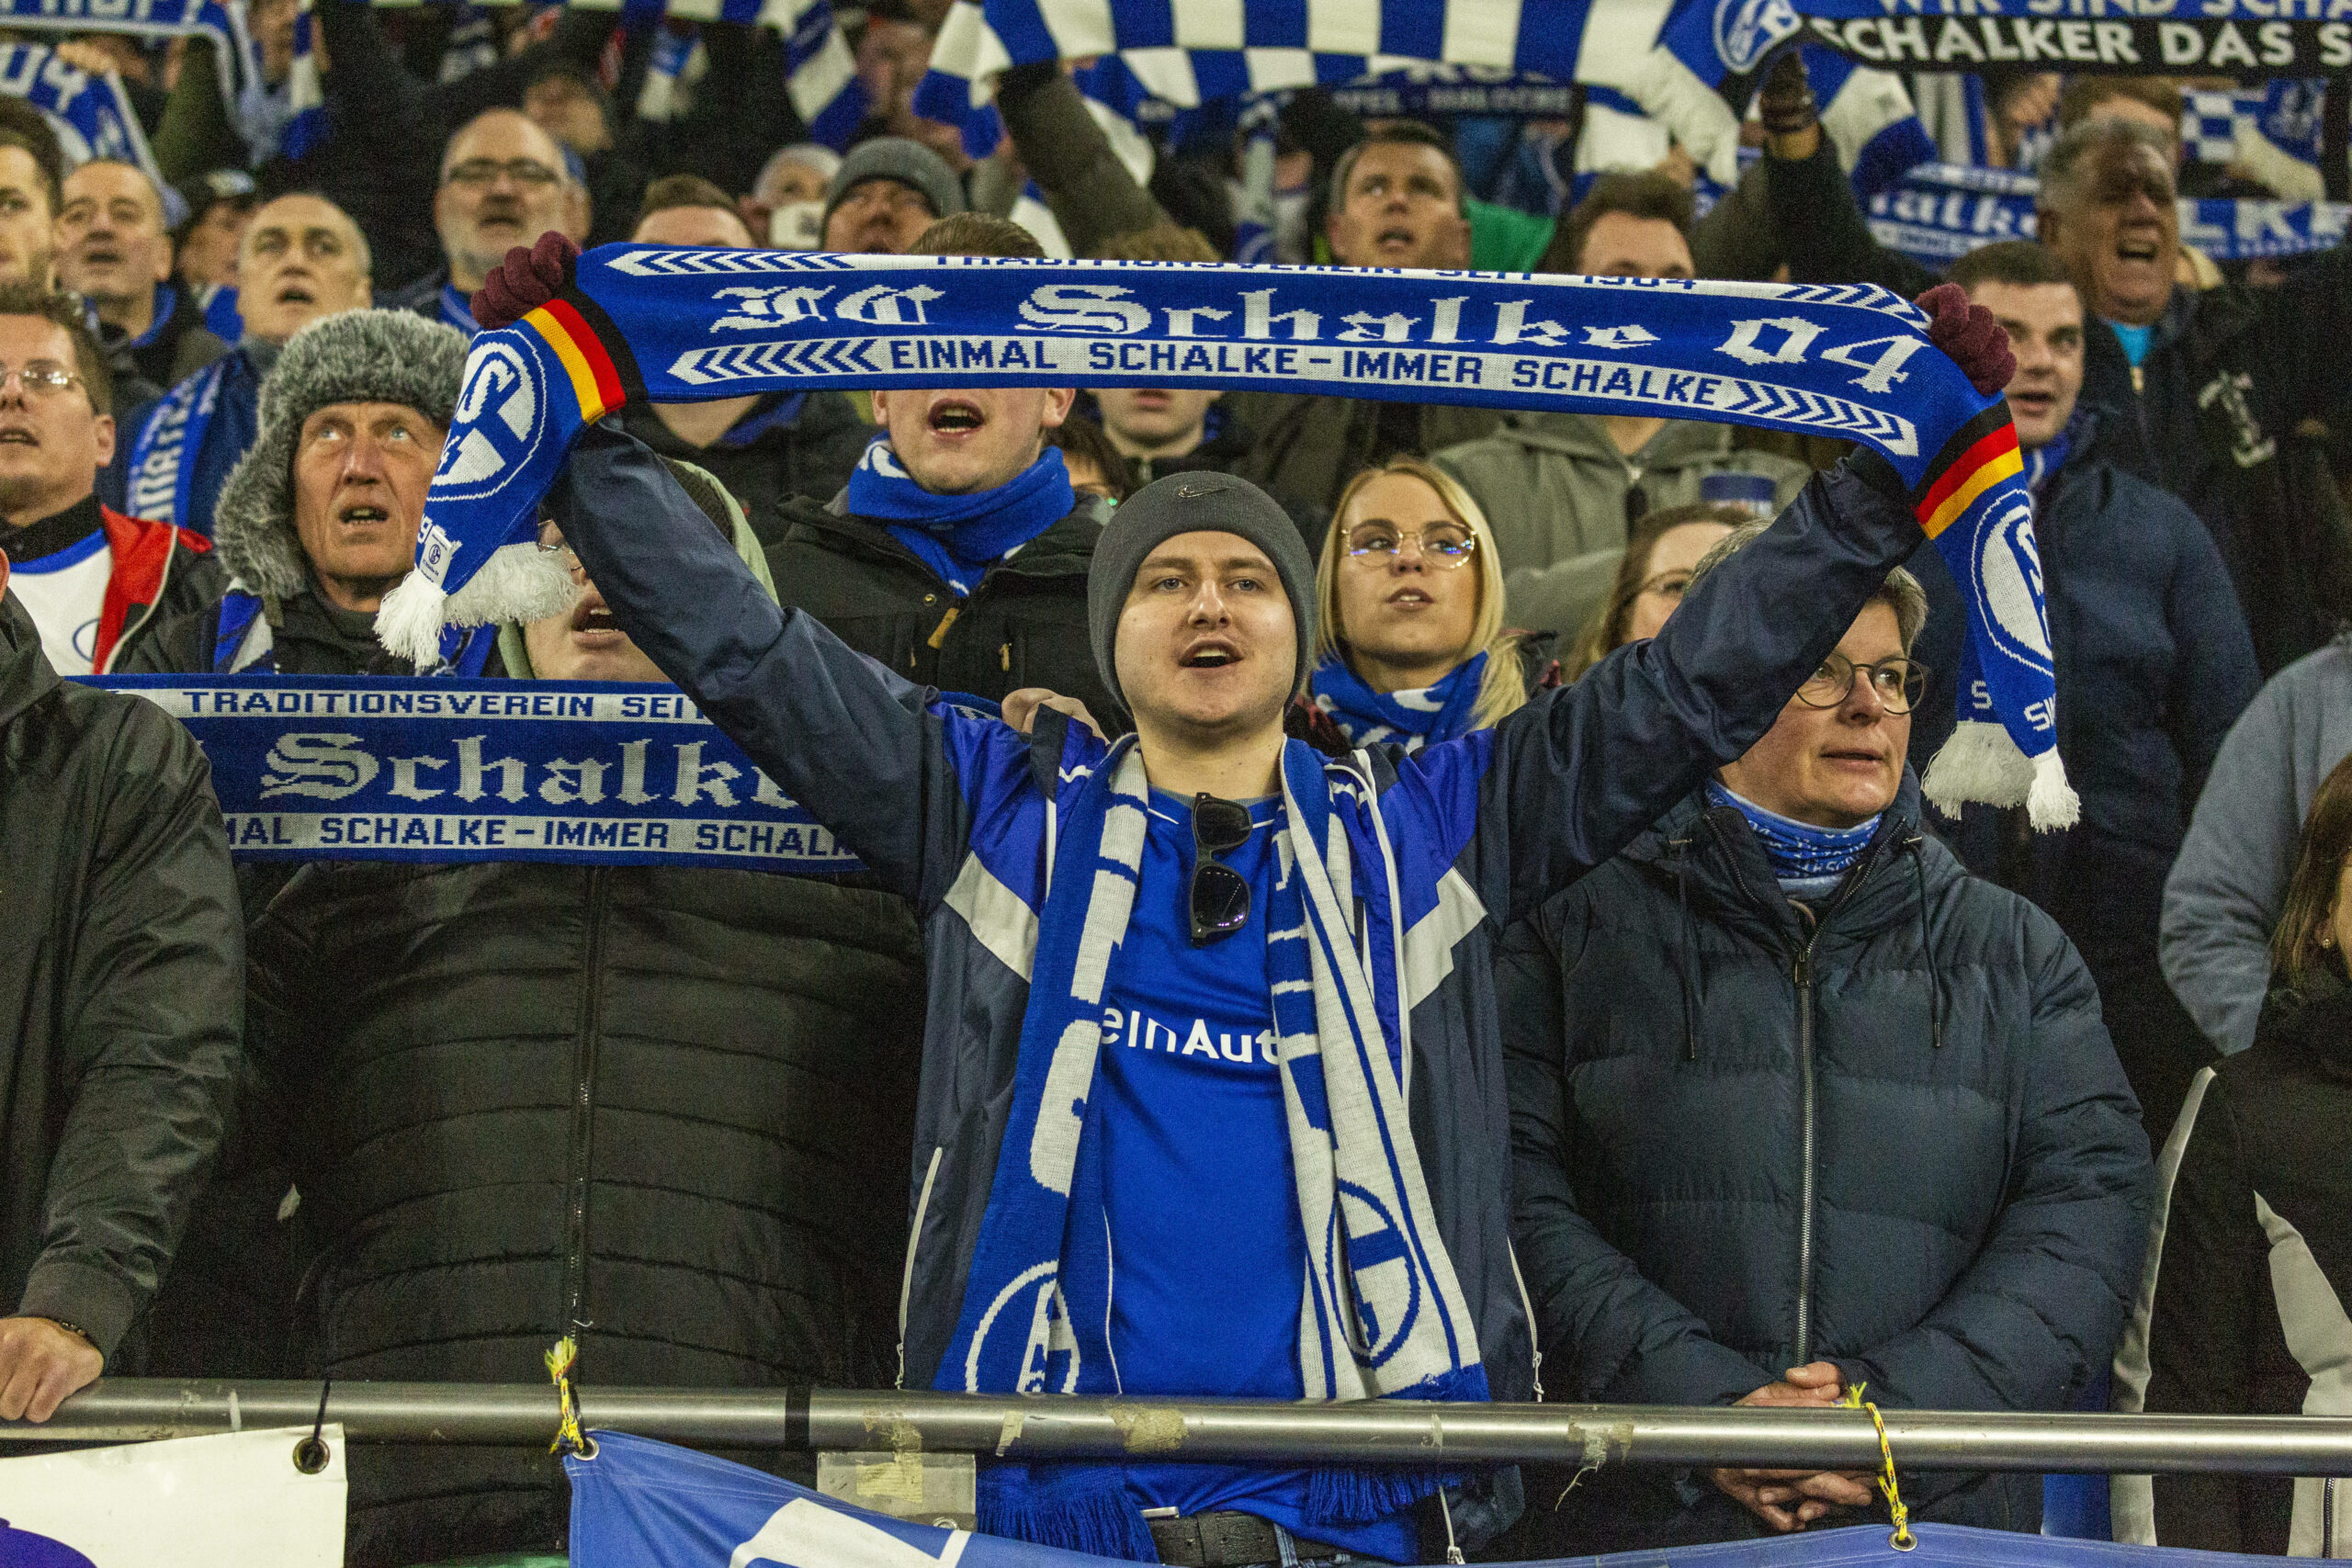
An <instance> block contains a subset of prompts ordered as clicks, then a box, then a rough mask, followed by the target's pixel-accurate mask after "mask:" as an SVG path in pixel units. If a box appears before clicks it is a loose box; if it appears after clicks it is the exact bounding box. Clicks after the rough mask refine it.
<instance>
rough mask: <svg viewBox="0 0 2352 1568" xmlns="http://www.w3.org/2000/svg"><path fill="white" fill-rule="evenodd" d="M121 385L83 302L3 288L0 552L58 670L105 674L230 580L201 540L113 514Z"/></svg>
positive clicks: (43, 291) (27, 288) (13, 592)
mask: <svg viewBox="0 0 2352 1568" xmlns="http://www.w3.org/2000/svg"><path fill="white" fill-rule="evenodd" d="M115 440H116V435H115V422H114V389H113V382H112V378H111V377H110V376H109V374H108V372H107V364H106V357H105V354H104V352H103V351H102V350H101V349H100V348H99V346H98V342H97V340H96V338H95V337H93V336H92V335H91V333H90V330H89V327H88V326H87V324H86V318H85V316H84V314H83V311H82V307H81V305H80V302H79V301H78V300H76V299H74V298H73V297H71V296H67V295H62V294H54V293H51V292H50V291H49V290H48V289H47V288H35V287H33V286H31V285H28V284H23V283H6V284H0V519H5V520H6V527H5V528H0V552H5V553H6V556H7V557H8V559H9V562H10V563H11V566H12V568H13V570H14V581H13V583H12V586H11V589H10V592H9V596H10V597H11V598H13V599H15V600H16V601H17V604H20V605H22V606H23V607H24V608H25V610H26V611H28V613H29V614H30V615H31V616H32V621H33V625H34V626H38V627H39V628H40V636H41V648H42V650H43V651H44V652H45V653H46V654H47V655H48V658H49V662H50V664H51V666H52V667H53V668H54V669H55V670H56V671H57V672H58V673H59V674H61V675H88V674H91V673H94V672H96V673H101V674H102V673H104V672H105V671H107V670H109V669H111V668H114V666H115V664H116V662H117V660H119V659H121V657H122V656H123V655H124V654H125V653H127V652H129V651H130V650H131V649H133V648H134V647H135V646H136V645H138V644H139V643H141V641H143V640H145V639H146V638H148V637H150V636H151V635H152V634H153V631H154V629H155V628H156V627H157V626H160V625H161V624H162V623H163V622H164V620H165V619H167V618H168V617H170V616H172V615H177V614H179V613H181V612H183V611H187V610H192V609H194V608H195V607H196V606H198V605H199V604H205V603H206V602H208V600H209V599H210V598H212V597H213V596H216V595H217V594H218V593H219V592H220V584H221V581H222V578H221V573H220V567H219V566H218V565H216V564H215V563H214V561H213V560H212V558H211V556H210V554H209V546H208V545H207V544H206V542H205V540H204V539H203V537H202V536H199V535H197V534H194V533H190V532H189V531H187V530H186V529H175V528H174V527H173V526H172V525H170V524H168V523H155V522H146V521H141V520H140V519H138V518H132V517H126V516H124V515H123V514H122V513H119V512H116V511H114V510H113V509H111V508H110V507H107V506H105V505H102V504H101V503H100V502H99V500H98V495H97V476H98V470H99V469H101V468H104V467H105V466H106V463H107V459H108V458H109V457H112V456H113V454H114V448H115Z"/></svg>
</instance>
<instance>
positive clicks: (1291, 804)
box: [933, 737, 1488, 1562]
mask: <svg viewBox="0 0 2352 1568" xmlns="http://www.w3.org/2000/svg"><path fill="white" fill-rule="evenodd" d="M1072 773H1074V774H1075V782H1074V783H1072V784H1068V785H1066V786H1065V787H1064V789H1063V790H1062V792H1061V800H1060V807H1061V828H1060V831H1059V833H1058V835H1057V849H1056V851H1055V853H1054V860H1053V865H1052V873H1051V880H1050V881H1049V883H1048V885H1047V886H1048V892H1047V895H1046V902H1045V908H1044V909H1043V910H1042V911H1041V912H1040V916H1039V921H1038V928H1037V949H1036V960H1035V971H1034V977H1033V979H1032V982H1031V986H1030V991H1029V1007H1028V1012H1027V1014H1026V1016H1025V1017H1024V1018H1023V1021H1022V1028H1021V1051H1020V1057H1019V1061H1018V1064H1017V1066H1015V1068H1014V1072H1013V1082H1012V1114H1011V1116H1010V1119H1009V1120H1008V1121H1007V1122H1006V1124H1005V1130H1004V1140H1003V1143H1002V1144H1001V1147H1000V1153H999V1156H998V1159H997V1168H996V1173H995V1179H994V1180H993V1181H992V1182H991V1183H990V1185H989V1202H988V1211H987V1213H986V1215H985V1217H984V1218H983V1220H982V1222H981V1225H980V1232H979V1237H978V1243H977V1245H976V1246H975V1247H974V1249H973V1254H972V1266H971V1272H970V1274H969V1276H968V1278H967V1281H966V1285H965V1294H964V1303H963V1311H962V1314H961V1316H960V1319H959V1321H958V1323H957V1324H956V1334H955V1337H954V1338H952V1339H951V1340H950V1341H949V1342H948V1347H947V1353H946V1355H945V1356H944V1358H943V1359H942V1360H941V1362H940V1369H939V1373H938V1376H937V1378H936V1379H935V1380H934V1382H933V1386H934V1387H936V1388H939V1389H942V1390H947V1391H962V1392H967V1393H1116V1392H1117V1389H1118V1385H1117V1382H1115V1370H1114V1368H1115V1363H1114V1360H1113V1359H1112V1356H1111V1352H1110V1347H1109V1344H1108V1341H1107V1339H1106V1338H1105V1337H1104V1336H1105V1334H1106V1333H1107V1329H1106V1327H1105V1325H1106V1323H1107V1319H1108V1310H1107V1309H1108V1307H1109V1304H1110V1299H1111V1287H1112V1260H1111V1258H1110V1257H1109V1252H1108V1247H1107V1244H1106V1242H1105V1241H1104V1238H1103V1233H1102V1230H1101V1228H1100V1227H1099V1226H1097V1225H1095V1224H1076V1225H1073V1224H1069V1216H1070V1215H1071V1214H1072V1213H1081V1214H1092V1213H1100V1212H1101V1207H1102V1201H1103V1182H1104V1180H1105V1179H1106V1177H1107V1172H1106V1171H1105V1169H1104V1168H1103V1137H1102V1136H1101V1133H1100V1127H1099V1122H1100V1120H1101V1111H1100V1106H1101V1103H1102V1097H1100V1096H1097V1095H1094V1094H1093V1093H1092V1092H1091V1088H1092V1085H1093V1083H1094V1080H1095V1074H1096V1071H1097V1058H1098V1056H1099V1055H1100V1052H1101V1048H1102V1043H1103V998H1105V997H1106V996H1108V995H1110V994H1112V993H1113V992H1114V990H1115V989H1116V974H1117V971H1118V965H1119V963H1120V956H1119V947H1120V938H1121V936H1122V935H1123V934H1124V933H1125V931H1126V930H1127V929H1128V922H1129V920H1130V919H1131V917H1132V915H1133V911H1134V908H1135V900H1136V894H1137V892H1138V891H1139V888H1140V884H1141V873H1142V865H1143V853H1144V840H1145V835H1146V832H1147V830H1148V824H1147V822H1146V812H1147V810H1148V784H1147V782H1146V780H1145V776H1144V767H1143V757H1142V754H1141V753H1140V752H1138V751H1137V750H1136V749H1135V745H1134V741H1133V738H1132V737H1130V738H1128V739H1123V740H1121V741H1120V742H1119V743H1118V744H1117V745H1115V746H1114V747H1113V748H1112V749H1111V750H1110V751H1109V753H1108V754H1107V755H1102V754H1100V753H1098V754H1097V755H1096V756H1095V757H1093V758H1092V759H1091V760H1090V761H1089V762H1087V763H1084V764H1081V765H1080V766H1079V767H1078V768H1076V769H1075V770H1070V771H1069V772H1066V773H1065V777H1069V776H1071V774H1072ZM1282 775H1283V813H1284V820H1283V846H1282V847H1283V857H1282V858H1283V865H1284V873H1283V875H1281V876H1280V877H1279V878H1278V880H1277V883H1276V886H1275V888H1274V891H1273V894H1272V898H1271V900H1270V902H1271V905H1272V907H1271V908H1268V909H1266V910H1265V911H1264V919H1265V921H1266V932H1267V938H1266V955H1267V968H1268V973H1269V976H1270V977H1271V978H1272V982H1273V987H1272V996H1271V997H1270V998H1268V1001H1269V1005H1270V1008H1271V1010H1272V1019H1271V1022H1272V1027H1273V1032H1274V1035H1275V1038H1276V1039H1277V1040H1278V1041H1279V1042H1280V1045H1279V1047H1278V1049H1279V1051H1280V1053H1281V1060H1280V1063H1279V1064H1278V1065H1279V1067H1280V1070H1281V1074H1282V1084H1283V1106H1284V1109H1285V1111H1286V1114H1287V1121H1288V1124H1289V1141H1290V1164H1291V1171H1292V1177H1293V1179H1294V1181H1295V1184H1296V1187H1297V1194H1298V1205H1299V1219H1300V1222H1301V1224H1302V1226H1303V1228H1304V1231H1305V1234H1306V1237H1307V1240H1308V1246H1307V1269H1306V1278H1305V1279H1304V1280H1301V1281H1300V1303H1299V1325H1300V1327H1299V1343H1298V1349H1297V1355H1298V1371H1299V1379H1300V1383H1301V1386H1302V1387H1303V1389H1304V1391H1305V1395H1306V1398H1307V1399H1310V1400H1337V1399H1379V1398H1390V1399H1430V1400H1484V1399H1486V1398H1487V1396H1488V1395H1487V1373H1486V1368H1485V1366H1484V1364H1483V1363H1482V1361H1481V1360H1480V1356H1479V1348H1478V1334H1477V1325H1476V1323H1475V1322H1474V1321H1473V1320H1472V1318H1471V1315H1470V1312H1469V1307H1468V1304H1467V1302H1466V1299H1465V1298H1464V1295H1463V1293H1462V1287H1461V1283H1460V1281H1459V1280H1458V1279H1457V1277H1456V1275H1455V1273H1454V1269H1453V1260H1452V1258H1450V1257H1448V1255H1447V1253H1446V1249H1445V1244H1444V1241H1443V1239H1442V1235H1441V1234H1440V1230H1439V1225H1438V1221H1437V1213H1436V1211H1435V1209H1434V1208H1433V1207H1432V1206H1431V1204H1430V1194H1429V1187H1428V1182H1427V1179H1425V1178H1424V1176H1423V1175H1422V1172H1421V1162H1420V1156H1419V1153H1418V1152H1417V1151H1416V1149H1415V1147H1414V1145H1413V1134H1412V1128H1411V1118H1410V1115H1409V1113H1408V1106H1407V1097H1406V1093H1405V1087H1404V1085H1405V1081H1406V1077H1405V1075H1406V1071H1407V1068H1406V1063H1407V1060H1408V1056H1409V1054H1410V1051H1411V1048H1412V1047H1411V1039H1410V1035H1409V1032H1408V1025H1407V1020H1406V1018H1405V1017H1404V1015H1403V1011H1402V1010H1401V1009H1400V1006H1399V998H1400V997H1401V995H1402V994H1403V992H1404V988H1405V986H1406V976H1404V975H1403V973H1402V972H1401V970H1402V966H1403V953H1402V948H1401V946H1399V945H1398V944H1397V942H1395V941H1394V940H1393V938H1392V939H1391V940H1383V932H1384V931H1386V932H1389V933H1393V932H1394V931H1395V930H1396V927H1395V924H1394V922H1395V919H1396V917H1397V910H1396V909H1395V908H1392V907H1391V904H1392V895H1393V890H1395V889H1396V888H1397V874H1398V868H1397V863H1396V858H1395V856H1394V855H1393V854H1392V853H1391V852H1390V851H1389V846H1388V843H1387V840H1386V837H1385V830H1384V829H1382V828H1381V827H1380V826H1379V825H1378V823H1377V814H1378V811H1379V807H1378V806H1377V804H1376V802H1375V800H1374V787H1373V784H1372V782H1371V781H1370V780H1369V779H1367V778H1365V777H1363V775H1362V774H1361V773H1357V772H1356V771H1355V769H1354V767H1353V765H1352V764H1351V762H1348V761H1327V760H1326V759H1325V758H1324V757H1322V756H1321V754H1319V753H1318V752H1317V751H1315V750H1313V749H1312V748H1310V747H1308V746H1306V745H1305V744H1304V743H1302V742H1299V741H1292V742H1290V743H1289V744H1288V745H1287V746H1286V747H1285V748H1284V749H1283V766H1282ZM1342 1193H1345V1194H1346V1197H1347V1201H1345V1202H1342V1201H1340V1196H1341V1194H1342ZM1203 1267H1204V1269H1212V1268H1213V1264H1211V1263H1210V1262H1209V1261H1207V1260H1204V1263H1203ZM1207 1288H1212V1289H1213V1288H1214V1285H1213V1283H1211V1284H1210V1285H1209V1286H1208V1287H1207ZM1120 1473H1121V1472H1120V1469H1119V1467H1118V1466H1116V1465H1053V1466H1013V1465H1004V1466H997V1467H993V1468H992V1469H991V1472H990V1476H989V1482H988V1483H987V1484H986V1485H984V1487H983V1488H982V1491H981V1495H980V1528H981V1529H982V1530H984V1531H986V1532H987V1533H989V1534H991V1535H1007V1536H1012V1537H1015V1538H1018V1539H1020V1540H1033V1541H1036V1542H1039V1543H1040V1544H1044V1545H1050V1546H1060V1547H1066V1548H1069V1549H1071V1550H1076V1551H1094V1552H1101V1553H1104V1554H1108V1555H1114V1556H1121V1557H1131V1558H1136V1559H1139V1560H1141V1561H1144V1562H1150V1561H1153V1560H1154V1553H1153V1551H1152V1546H1151V1538H1150V1535H1149V1534H1148V1531H1147V1530H1146V1529H1145V1527H1144V1524H1143V1521H1142V1519H1141V1517H1139V1516H1138V1515H1137V1514H1136V1510H1135V1507H1134V1506H1133V1505H1132V1504H1131V1503H1129V1502H1128V1501H1127V1499H1126V1497H1125V1493H1124V1491H1123V1490H1122V1489H1121V1482H1120ZM1445 1480H1446V1475H1445V1473H1444V1472H1442V1471H1438V1470H1434V1469H1426V1468H1422V1469H1405V1468H1389V1467H1368V1468H1364V1469H1361V1470H1356V1469H1326V1470H1320V1471H1317V1472H1314V1474H1313V1475H1312V1477H1311V1478H1310V1480H1309V1482H1308V1485H1307V1495H1306V1515H1307V1517H1308V1518H1309V1519H1310V1520H1313V1521H1315V1522H1319V1523H1326V1524H1332V1525H1353V1524H1367V1523H1370V1522H1372V1521H1374V1520H1377V1519H1383V1518H1385V1517H1389V1516H1390V1515H1392V1514H1394V1513H1396V1512H1397V1510H1399V1509H1401V1508H1404V1507H1407V1506H1410V1505H1411V1504H1412V1503H1413V1502H1414V1501H1416V1500H1417V1499H1418V1498H1419V1497H1422V1496H1426V1495H1429V1494H1430V1492H1432V1491H1434V1490H1436V1489H1437V1487H1439V1486H1440V1485H1442V1484H1443V1483H1444V1482H1445Z"/></svg>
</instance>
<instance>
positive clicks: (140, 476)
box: [125, 191, 375, 536]
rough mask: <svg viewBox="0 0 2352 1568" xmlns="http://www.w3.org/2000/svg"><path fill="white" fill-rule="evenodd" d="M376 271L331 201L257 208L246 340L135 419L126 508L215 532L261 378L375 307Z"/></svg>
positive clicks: (245, 303)
mask: <svg viewBox="0 0 2352 1568" xmlns="http://www.w3.org/2000/svg"><path fill="white" fill-rule="evenodd" d="M373 272H374V263H373V261H372V259H371V258H370V256H369V254H368V242H367V240H366V238H365V237H364V236H362V235H361V233H360V232H359V226H358V225H357V224H356V223H354V222H353V221H352V220H351V218H350V216H349V215H348V214H347V213H345V211H344V210H343V209H341V208H339V207H337V206H335V204H334V203H333V202H331V201H329V200H327V199H326V198H325V197H322V196H316V195H312V194H311V193H310V192H307V191H300V192H296V193H294V194H292V195H289V196H281V197H278V198H277V200H275V201H271V202H266V203H265V204H263V205H262V206H261V207H260V208H258V209H255V210H254V215H253V218H252V220H250V221H249V222H248V223H247V224H246V225H245V233H244V238H243V240H242V241H241V242H240V243H239V245H238V249H237V308H238V310H239V312H240V313H241V314H242V315H243V318H244V325H245V335H244V336H243V338H242V339H241V340H239V342H238V344H237V346H236V347H235V348H234V349H233V350H232V351H231V352H230V353H228V354H226V355H222V356H221V357H220V358H219V359H217V360H215V361H213V362H212V363H211V364H210V365H208V366H206V367H204V368H203V369H201V370H199V371H198V372H197V373H196V374H195V375H193V376H190V377H188V378H187V379H185V380H183V381H181V382H180V383H179V384H178V385H177V386H175V387H174V388H173V389H171V390H170V391H169V392H167V393H165V394H164V397H163V398H162V400H159V401H157V402H155V403H153V404H152V405H150V406H149V407H148V408H146V409H144V410H141V411H139V412H135V413H134V414H133V415H132V417H131V422H130V425H129V428H130V429H133V430H135V431H137V433H138V434H137V435H136V436H135V438H134V439H133V440H132V442H131V447H130V470H129V476H128V502H129V504H128V505H127V506H126V507H125V510H126V511H128V512H130V513H131V514H132V515H134V516H139V517H151V518H156V519H160V520H164V521H168V522H173V523H176V524H178V525H180V526H182V527H184V528H192V529H195V530H196V531H197V532H198V533H200V534H204V535H207V536H209V535H210V533H211V531H212V508H213V503H214V502H216V501H218V500H219V499H220V487H221V485H222V484H223V483H224V482H226V480H227V479H228V478H229V470H230V469H232V468H235V467H236V465H237V459H238V458H240V457H243V456H244V455H245V453H246V452H247V450H249V449H250V448H251V447H252V446H253V444H254V439H255V437H256V436H257V435H258V434H259V432H260V407H259V403H260V397H261V383H262V378H264V377H265V376H266V375H268V374H269V367H271V366H272V365H273V364H275V363H277V351H278V350H279V349H280V348H283V347H284V346H285V345H286V340H287V339H288V338H290V337H292V336H293V335H294V334H295V333H298V332H300V330H301V329H302V328H304V327H306V326H308V325H310V324H311V322H312V321H317V320H319V319H320V318H321V317H322V316H332V315H335V314H337V313H339V312H341V311H344V310H362V309H365V308H366V307H367V306H368V305H370V304H373V303H374V302H375V294H374V288H373V285H372V274H373Z"/></svg>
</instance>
